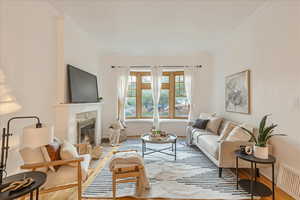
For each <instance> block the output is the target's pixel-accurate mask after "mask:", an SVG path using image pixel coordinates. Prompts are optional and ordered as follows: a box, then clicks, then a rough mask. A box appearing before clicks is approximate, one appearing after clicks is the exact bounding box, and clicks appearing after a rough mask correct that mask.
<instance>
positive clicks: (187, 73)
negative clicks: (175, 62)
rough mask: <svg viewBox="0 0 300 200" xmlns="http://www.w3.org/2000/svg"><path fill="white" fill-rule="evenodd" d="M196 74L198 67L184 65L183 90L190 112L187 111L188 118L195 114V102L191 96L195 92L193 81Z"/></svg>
mask: <svg viewBox="0 0 300 200" xmlns="http://www.w3.org/2000/svg"><path fill="white" fill-rule="evenodd" d="M197 76H198V69H197V68H196V67H184V84H185V91H186V96H187V99H188V102H189V105H190V112H189V118H188V119H189V120H192V119H193V117H194V116H195V115H194V114H195V113H194V112H195V108H194V107H195V103H194V99H193V96H194V94H195V91H194V90H195V81H196V78H197Z"/></svg>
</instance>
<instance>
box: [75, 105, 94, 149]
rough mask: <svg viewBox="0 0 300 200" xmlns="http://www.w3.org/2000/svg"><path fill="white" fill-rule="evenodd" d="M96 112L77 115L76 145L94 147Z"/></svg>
mask: <svg viewBox="0 0 300 200" xmlns="http://www.w3.org/2000/svg"><path fill="white" fill-rule="evenodd" d="M96 116H97V111H91V112H85V113H78V114H77V117H76V118H77V143H78V144H90V145H92V146H95V145H96V144H97V141H96Z"/></svg>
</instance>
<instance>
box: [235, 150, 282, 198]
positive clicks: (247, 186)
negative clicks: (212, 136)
mask: <svg viewBox="0 0 300 200" xmlns="http://www.w3.org/2000/svg"><path fill="white" fill-rule="evenodd" d="M235 156H236V187H237V189H238V187H239V185H240V186H241V187H242V188H243V189H244V190H245V191H247V192H249V193H250V194H251V199H253V196H261V197H265V196H271V195H272V199H273V200H275V183H274V164H275V162H276V159H275V158H274V157H273V156H271V155H269V158H268V159H260V158H256V157H255V156H253V155H247V154H244V153H242V152H241V151H240V150H236V151H235ZM239 158H240V159H242V160H245V161H248V162H251V179H250V180H246V179H241V180H239V174H238V168H239ZM253 164H254V169H255V171H253ZM256 164H271V165H272V191H271V190H270V189H269V188H268V187H267V186H266V185H264V184H262V183H260V182H258V181H257V180H256V174H255V172H256ZM253 179H254V180H253Z"/></svg>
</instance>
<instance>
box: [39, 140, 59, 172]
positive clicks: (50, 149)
mask: <svg viewBox="0 0 300 200" xmlns="http://www.w3.org/2000/svg"><path fill="white" fill-rule="evenodd" d="M41 150H42V153H43V156H44V159H45V160H46V161H47V162H51V161H56V160H61V158H60V144H59V143H58V141H56V140H54V141H53V142H51V143H50V144H47V145H45V146H43V147H41ZM58 168H59V166H49V169H50V170H52V171H53V172H56V170H58Z"/></svg>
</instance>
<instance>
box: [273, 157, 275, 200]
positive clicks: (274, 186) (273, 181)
mask: <svg viewBox="0 0 300 200" xmlns="http://www.w3.org/2000/svg"><path fill="white" fill-rule="evenodd" d="M272 199H273V200H275V183H274V163H272Z"/></svg>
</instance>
